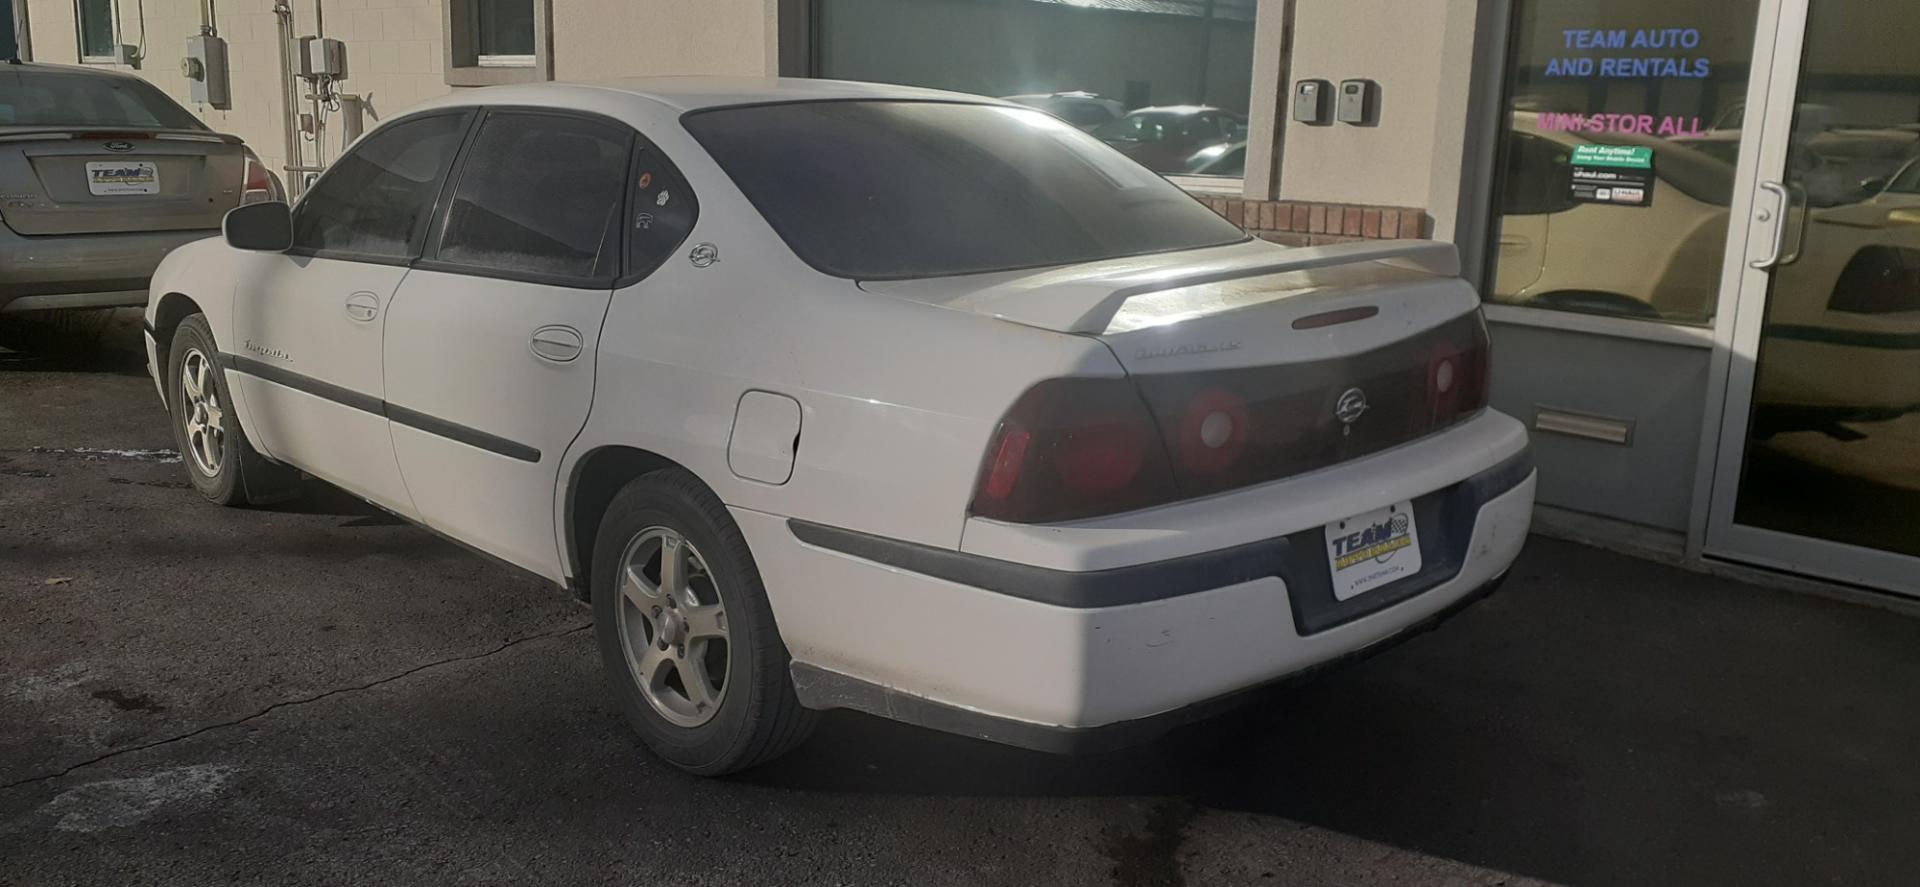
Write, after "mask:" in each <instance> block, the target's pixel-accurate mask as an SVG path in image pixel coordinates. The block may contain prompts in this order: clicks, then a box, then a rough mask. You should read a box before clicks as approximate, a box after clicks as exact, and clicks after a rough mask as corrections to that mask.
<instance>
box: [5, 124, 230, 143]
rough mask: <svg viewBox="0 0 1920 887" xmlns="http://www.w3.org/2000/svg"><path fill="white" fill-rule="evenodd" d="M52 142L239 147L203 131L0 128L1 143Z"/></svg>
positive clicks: (223, 135) (219, 134)
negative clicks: (137, 141)
mask: <svg viewBox="0 0 1920 887" xmlns="http://www.w3.org/2000/svg"><path fill="white" fill-rule="evenodd" d="M53 139H163V140H166V141H171V142H214V143H219V144H223V145H238V144H241V139H240V137H239V136H236V135H229V134H227V133H224V132H213V131H212V130H206V129H128V128H126V127H124V126H97V127H96V126H0V142H40V141H48V140H53Z"/></svg>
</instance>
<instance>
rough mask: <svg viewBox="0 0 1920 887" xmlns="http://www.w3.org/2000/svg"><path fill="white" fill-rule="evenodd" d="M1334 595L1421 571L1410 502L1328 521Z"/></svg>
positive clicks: (1341, 597) (1339, 596)
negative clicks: (1341, 519)
mask: <svg viewBox="0 0 1920 887" xmlns="http://www.w3.org/2000/svg"><path fill="white" fill-rule="evenodd" d="M1327 564H1328V566H1330V567H1332V568H1333V569H1332V572H1333V597H1334V599H1335V600H1342V601H1344V600H1346V599H1348V598H1350V597H1353V596H1355V595H1357V594H1361V593H1362V592H1365V591H1368V590H1370V589H1374V588H1378V587H1380V586H1382V585H1385V584H1387V583H1389V582H1392V581H1394V580H1395V579H1405V578H1406V577H1408V576H1412V575H1413V574H1415V573H1418V572H1420V529H1419V527H1417V526H1415V524H1414V520H1413V503H1412V502H1401V503H1399V504H1396V505H1389V506H1387V507H1385V508H1381V509H1378V510H1376V511H1369V512H1367V513H1366V514H1362V515H1358V516H1355V517H1350V518H1347V519H1346V520H1343V521H1336V522H1334V523H1330V524H1328V525H1327Z"/></svg>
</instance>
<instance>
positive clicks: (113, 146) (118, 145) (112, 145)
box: [100, 141, 133, 151]
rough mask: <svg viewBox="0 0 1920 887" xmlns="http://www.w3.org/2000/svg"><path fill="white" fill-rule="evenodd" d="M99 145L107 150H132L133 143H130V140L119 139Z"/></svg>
mask: <svg viewBox="0 0 1920 887" xmlns="http://www.w3.org/2000/svg"><path fill="white" fill-rule="evenodd" d="M100 147H102V148H105V149H107V150H109V151H131V150H133V143H132V142H121V141H112V142H107V143H105V144H103V145H101V146H100Z"/></svg>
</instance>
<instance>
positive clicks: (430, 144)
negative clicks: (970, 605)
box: [293, 114, 468, 259]
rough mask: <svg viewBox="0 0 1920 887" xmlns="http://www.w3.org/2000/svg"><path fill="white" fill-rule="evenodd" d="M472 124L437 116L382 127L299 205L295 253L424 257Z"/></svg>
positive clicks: (457, 116) (453, 116)
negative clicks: (438, 204) (430, 227)
mask: <svg viewBox="0 0 1920 887" xmlns="http://www.w3.org/2000/svg"><path fill="white" fill-rule="evenodd" d="M467 120H468V117H467V115H465V114H435V115H432V116H428V117H418V118H414V119H411V120H399V121H395V122H393V123H390V124H387V125H385V126H382V127H380V128H379V129H377V130H374V131H373V133H372V134H370V135H368V136H367V137H366V138H365V139H364V140H362V141H361V142H360V143H359V144H357V145H355V146H354V148H353V150H352V151H351V152H349V153H348V154H347V155H346V156H345V157H342V158H340V160H339V161H338V162H336V163H334V165H333V168H332V169H330V170H328V171H327V174H326V175H325V176H323V177H321V179H320V181H319V182H318V183H316V184H315V185H314V187H313V189H312V190H310V191H308V192H307V194H306V196H305V197H304V198H302V199H301V200H300V205H299V206H297V207H295V208H294V211H293V246H294V249H296V250H302V251H310V252H320V253H338V254H343V255H345V256H347V257H362V258H371V259H406V258H412V257H413V256H416V255H418V254H419V250H420V242H421V240H422V239H423V238H424V237H425V236H426V229H427V221H428V220H429V219H430V218H431V217H432V215H433V204H434V201H435V200H437V199H438V198H439V194H440V183H441V181H442V180H444V179H445V178H446V175H447V167H448V165H449V164H450V163H451V162H452V160H453V154H454V151H455V149H457V148H458V147H459V146H460V137H461V136H462V135H463V134H464V132H465V130H466V125H467Z"/></svg>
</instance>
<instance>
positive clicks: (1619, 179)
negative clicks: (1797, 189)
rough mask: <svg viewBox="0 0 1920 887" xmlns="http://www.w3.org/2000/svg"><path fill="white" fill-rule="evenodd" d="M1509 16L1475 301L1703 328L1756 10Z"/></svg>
mask: <svg viewBox="0 0 1920 887" xmlns="http://www.w3.org/2000/svg"><path fill="white" fill-rule="evenodd" d="M1515 5H1516V9H1515V19H1514V20H1515V32H1514V39H1513V44H1512V45H1513V50H1512V56H1511V57H1510V58H1509V59H1508V64H1507V75H1506V76H1507V94H1508V95H1510V96H1512V97H1513V98H1512V104H1511V106H1510V108H1509V115H1508V118H1507V126H1506V129H1505V130H1504V131H1503V132H1502V133H1501V137H1500V164H1499V183H1498V185H1497V189H1498V190H1497V194H1496V198H1497V199H1496V202H1495V205H1496V206H1498V207H1499V208H1500V210H1501V215H1500V217H1499V218H1498V219H1497V220H1496V221H1495V226H1496V231H1495V236H1494V237H1493V238H1492V242H1493V243H1494V244H1495V249H1496V250H1497V252H1496V255H1495V256H1494V262H1493V267H1494V272H1493V280H1492V281H1491V284H1490V286H1489V288H1488V295H1489V298H1490V299H1492V300H1494V301H1499V302H1506V303H1511V304H1518V305H1528V306H1532V307H1539V308H1552V309H1559V310H1567V311H1580V312H1587V313H1600V314H1611V315H1616V316H1623V317H1633V318H1639V319H1645V320H1660V321H1666V322H1674V323H1689V324H1706V323H1710V322H1711V321H1712V319H1713V312H1714V307H1715V303H1716V302H1717V300H1718V294H1719V283H1720V264H1721V259H1722V254H1723V252H1724V248H1725V244H1726V236H1727V224H1728V205H1729V204H1730V203H1731V200H1732V193H1733V172H1734V165H1735V160H1736V159H1737V158H1738V156H1739V152H1740V143H1741V139H1742V136H1743V130H1742V128H1741V127H1742V122H1743V121H1744V120H1745V117H1746V115H1745V109H1744V108H1743V107H1742V104H1741V103H1742V101H1743V100H1744V99H1745V96H1746V89H1747V80H1748V71H1747V67H1748V60H1749V59H1748V57H1749V55H1750V54H1751V49H1752V43H1753V35H1754V24H1755V22H1756V20H1757V12H1756V9H1757V2H1756V0H1735V2H1707V0H1677V2H1674V3H1672V4H1668V5H1667V6H1666V7H1665V8H1663V11H1662V12H1660V13H1659V14H1657V15H1651V16H1650V15H1649V14H1648V13H1647V11H1646V10H1647V7H1646V5H1644V4H1622V5H1617V6H1616V5H1607V4H1595V3H1593V2H1591V0H1516V4H1515ZM1607 147H1613V148H1622V149H1638V150H1627V151H1602V150H1601V149H1602V148H1607Z"/></svg>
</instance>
